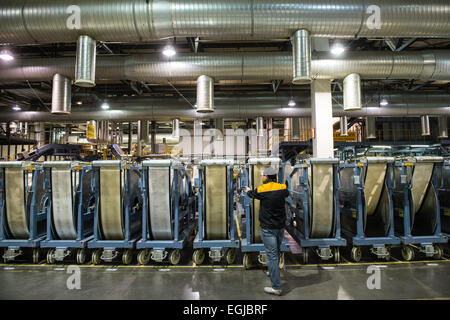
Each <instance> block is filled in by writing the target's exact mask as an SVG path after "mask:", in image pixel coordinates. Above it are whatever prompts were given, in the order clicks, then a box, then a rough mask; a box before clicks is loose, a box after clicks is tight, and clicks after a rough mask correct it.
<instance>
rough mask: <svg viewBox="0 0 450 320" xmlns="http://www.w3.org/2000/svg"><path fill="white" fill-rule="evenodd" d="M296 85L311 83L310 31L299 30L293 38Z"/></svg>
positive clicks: (294, 79) (293, 81)
mask: <svg viewBox="0 0 450 320" xmlns="http://www.w3.org/2000/svg"><path fill="white" fill-rule="evenodd" d="M291 42H292V57H293V59H292V62H293V79H292V83H294V84H307V83H310V82H311V36H310V34H309V32H308V30H304V29H303V30H298V31H297V32H295V33H294V35H293V36H292V38H291Z"/></svg>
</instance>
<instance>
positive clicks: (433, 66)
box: [0, 50, 450, 84]
mask: <svg viewBox="0 0 450 320" xmlns="http://www.w3.org/2000/svg"><path fill="white" fill-rule="evenodd" d="M292 66H293V59H292V53H290V52H236V53H207V54H177V55H176V56H174V57H172V58H171V59H170V60H164V59H161V56H160V55H155V54H147V55H130V56H101V57H98V59H97V61H96V77H97V79H98V80H131V81H148V82H153V83H164V84H167V80H170V81H194V80H196V79H197V78H198V77H199V76H201V75H204V74H207V75H209V76H210V77H212V78H214V79H215V80H216V81H220V80H239V81H246V80H249V81H251V80H255V81H271V80H273V79H279V80H283V81H285V82H288V83H290V82H291V81H292V79H293V68H292ZM74 72H75V59H73V58H55V59H48V58H46V59H16V60H14V61H12V62H11V63H8V64H2V65H1V66H0V81H1V82H15V81H26V80H29V81H47V80H49V79H52V77H53V75H54V74H55V73H58V74H61V75H63V76H65V77H68V78H73V74H74ZM311 73H312V77H313V79H343V78H345V77H347V76H348V75H349V74H353V73H357V74H358V75H359V76H360V77H361V79H418V80H450V51H448V50H443V51H414V52H391V51H384V52H379V51H364V52H347V53H346V54H345V55H343V56H342V57H335V56H331V55H330V54H329V53H327V52H313V53H312V60H311Z"/></svg>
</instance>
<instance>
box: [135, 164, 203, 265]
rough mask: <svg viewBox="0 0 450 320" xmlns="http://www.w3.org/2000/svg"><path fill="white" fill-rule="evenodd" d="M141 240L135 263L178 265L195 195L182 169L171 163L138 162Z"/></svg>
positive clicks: (192, 220) (191, 225)
mask: <svg viewBox="0 0 450 320" xmlns="http://www.w3.org/2000/svg"><path fill="white" fill-rule="evenodd" d="M142 170H143V171H142V178H143V179H142V183H141V188H142V199H143V210H142V239H141V240H139V241H138V242H137V244H136V248H137V249H140V251H139V253H138V256H137V259H138V263H139V264H142V265H145V264H147V263H148V262H149V261H150V259H152V260H154V261H157V262H162V261H163V260H165V259H166V258H168V259H169V262H170V263H171V264H173V265H176V264H178V263H179V262H180V259H181V250H182V249H183V248H184V247H185V245H186V243H187V240H188V239H189V236H190V235H191V233H192V231H193V229H194V226H195V216H194V215H195V196H194V193H193V191H192V185H191V182H190V179H189V176H188V174H187V172H186V171H185V169H184V166H183V165H182V164H181V163H180V162H178V161H174V160H145V161H143V162H142Z"/></svg>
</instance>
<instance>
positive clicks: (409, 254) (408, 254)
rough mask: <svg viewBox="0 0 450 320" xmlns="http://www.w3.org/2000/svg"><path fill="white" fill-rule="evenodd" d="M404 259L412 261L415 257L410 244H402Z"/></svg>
mask: <svg viewBox="0 0 450 320" xmlns="http://www.w3.org/2000/svg"><path fill="white" fill-rule="evenodd" d="M402 257H403V260H406V261H411V260H413V259H414V249H413V248H411V247H410V246H402Z"/></svg>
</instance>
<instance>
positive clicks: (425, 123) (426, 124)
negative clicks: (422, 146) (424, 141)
mask: <svg viewBox="0 0 450 320" xmlns="http://www.w3.org/2000/svg"><path fill="white" fill-rule="evenodd" d="M420 123H421V126H422V136H429V135H430V117H429V116H428V115H425V116H421V117H420Z"/></svg>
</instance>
